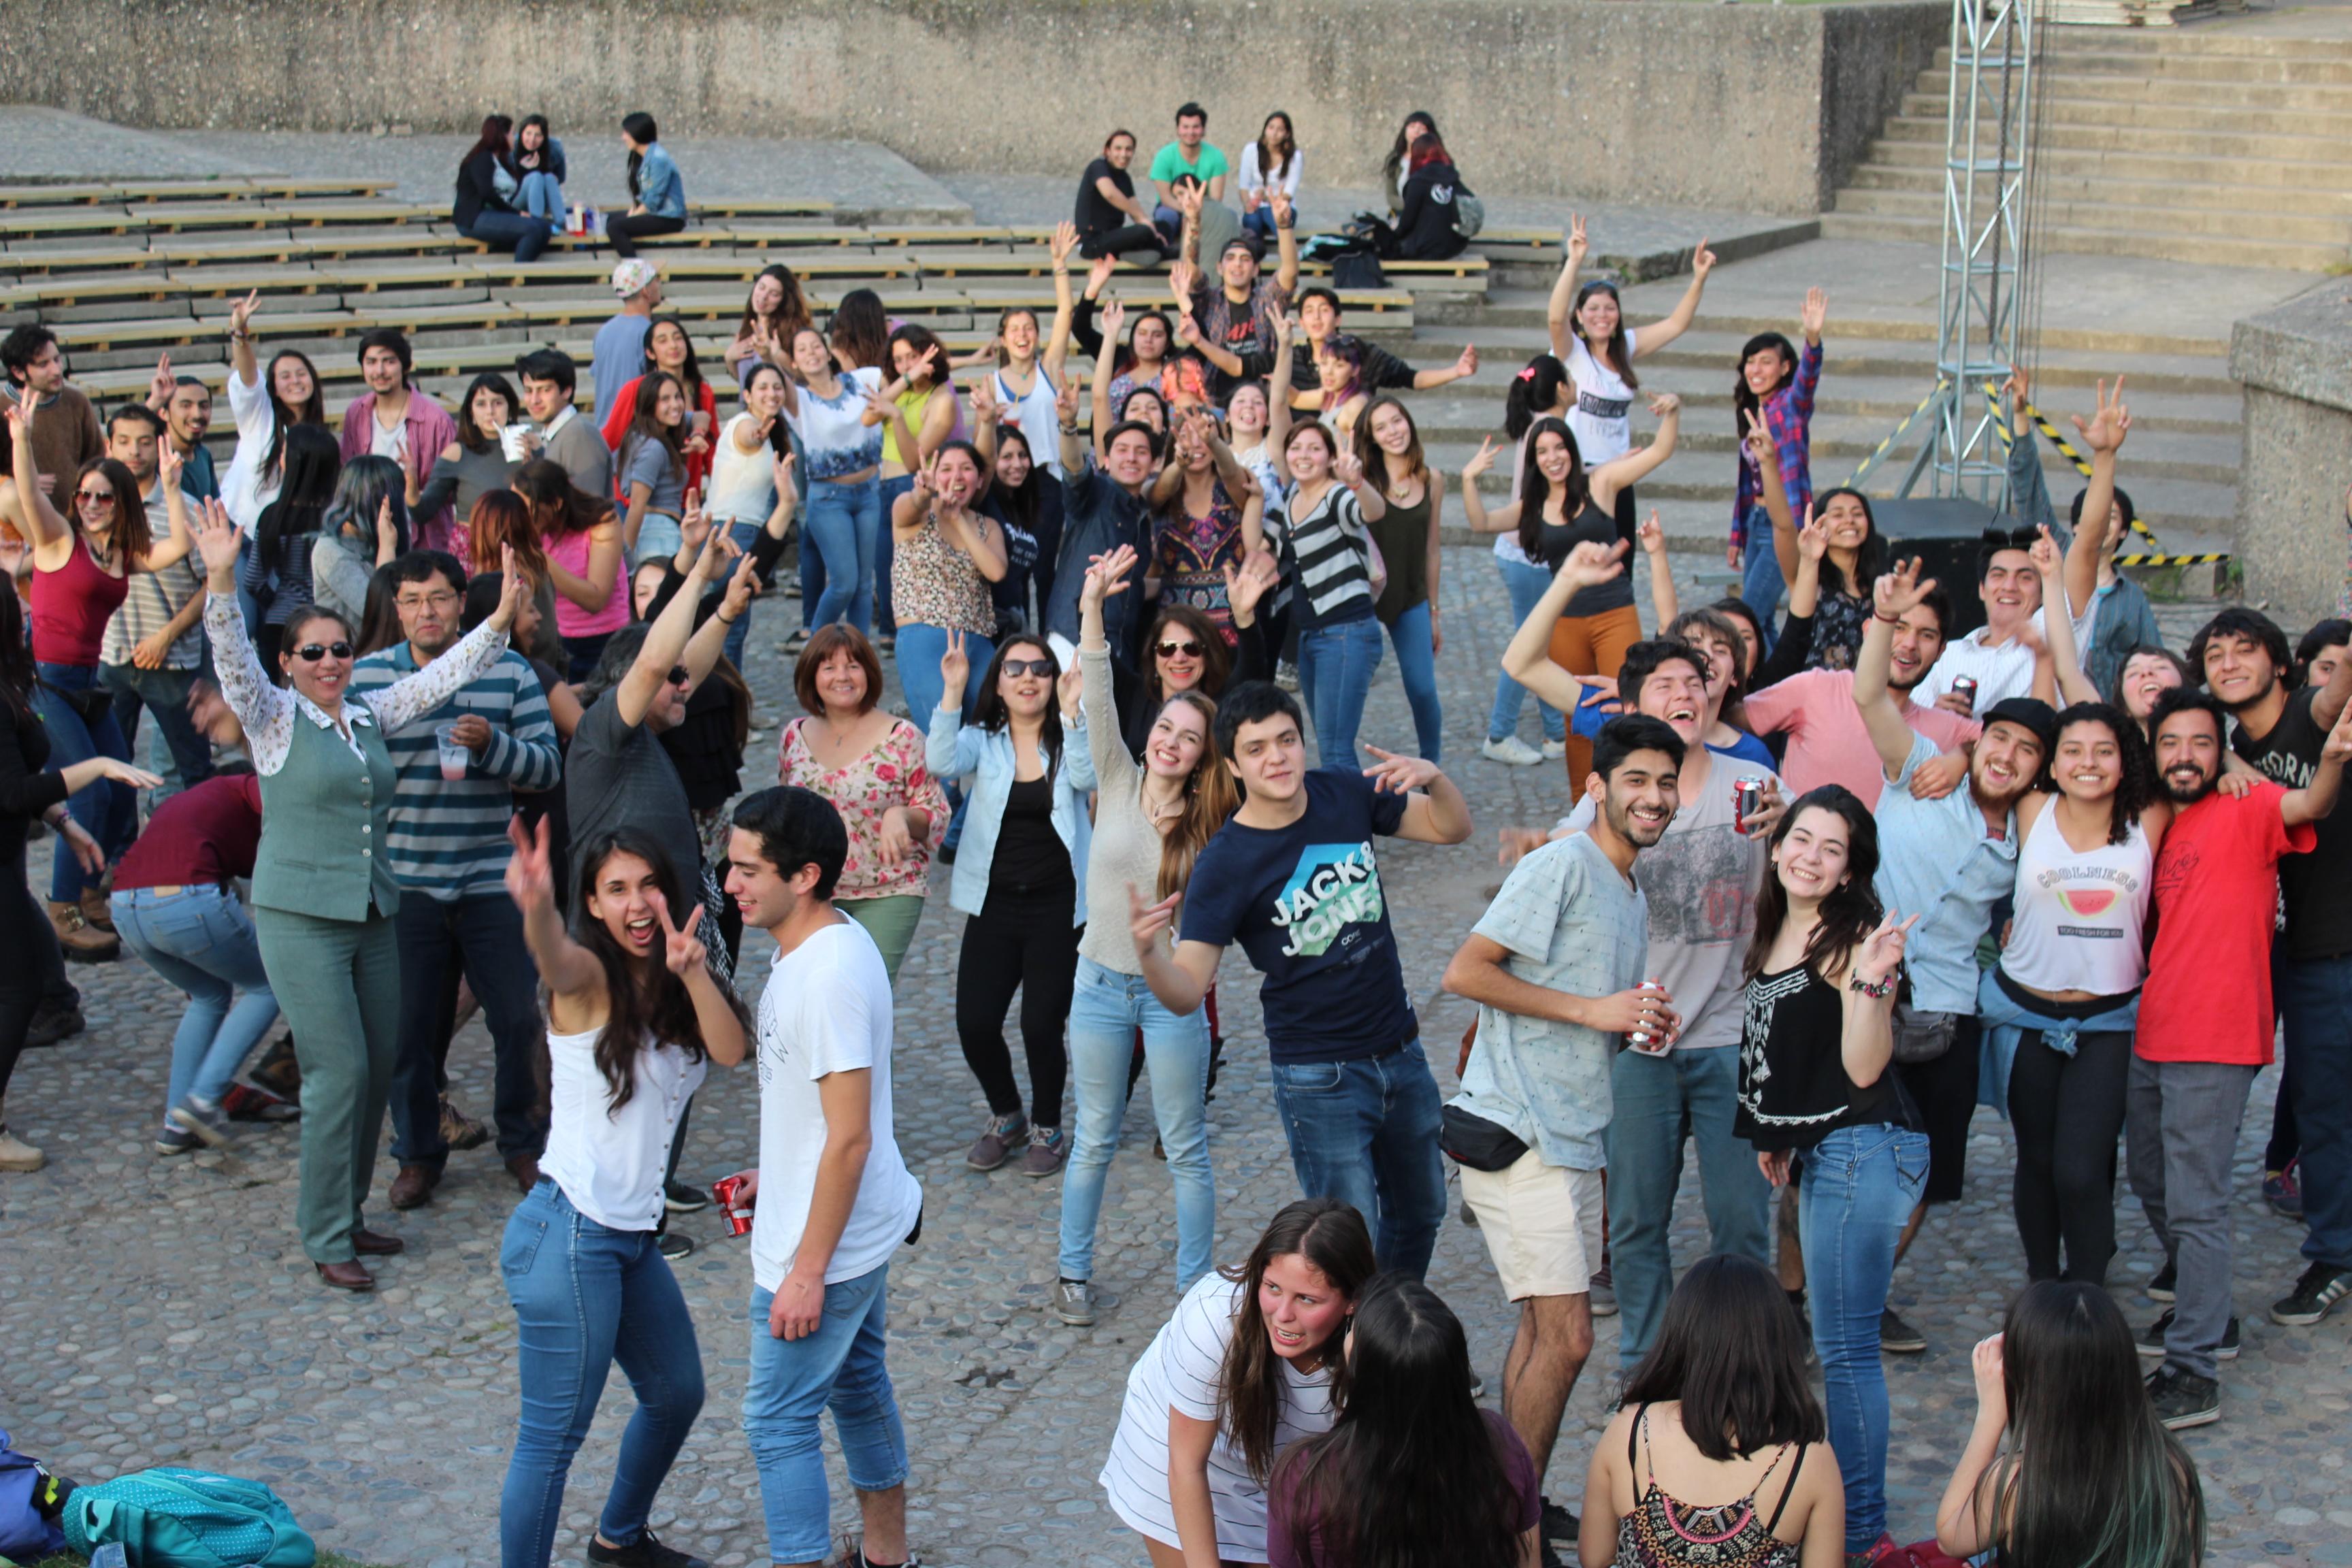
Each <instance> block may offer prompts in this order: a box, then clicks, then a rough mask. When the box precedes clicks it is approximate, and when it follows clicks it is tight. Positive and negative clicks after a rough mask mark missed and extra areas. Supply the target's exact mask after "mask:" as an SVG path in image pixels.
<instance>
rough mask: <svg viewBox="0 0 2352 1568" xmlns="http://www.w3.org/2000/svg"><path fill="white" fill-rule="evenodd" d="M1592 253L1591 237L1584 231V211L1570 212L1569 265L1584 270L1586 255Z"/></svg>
mask: <svg viewBox="0 0 2352 1568" xmlns="http://www.w3.org/2000/svg"><path fill="white" fill-rule="evenodd" d="M1591 254H1592V241H1591V239H1590V238H1588V237H1586V235H1585V232H1584V215H1583V214H1582V213H1570V214H1569V215H1568V263H1569V265H1570V266H1571V267H1573V268H1577V269H1578V270H1579V271H1581V270H1583V268H1584V258H1586V257H1588V256H1590V255H1591Z"/></svg>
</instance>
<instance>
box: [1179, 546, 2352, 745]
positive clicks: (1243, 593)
mask: <svg viewBox="0 0 2352 1568" xmlns="http://www.w3.org/2000/svg"><path fill="white" fill-rule="evenodd" d="M1281 578H1282V568H1281V567H1280V566H1279V565H1278V564H1276V562H1275V559H1274V552H1272V551H1270V550H1268V549H1266V548H1265V546H1263V545H1261V546H1259V547H1258V548H1257V549H1255V550H1253V551H1251V552H1249V553H1248V554H1247V555H1245V556H1244V557H1243V558H1242V563H1241V569H1240V570H1239V571H1235V570H1234V566H1233V563H1231V562H1228V563H1226V564H1225V602H1226V603H1227V604H1228V605H1232V606H1233V611H1234V619H1235V620H1236V621H1239V622H1242V623H1243V624H1244V625H1246V624H1247V623H1248V622H1249V621H1251V620H1254V619H1255V618H1256V616H1257V607H1258V605H1259V604H1260V603H1261V602H1263V601H1264V599H1265V596H1266V595H1268V594H1271V593H1273V592H1274V588H1275V584H1276V583H1277V582H1279V581H1281ZM2347 708H2352V704H2347Z"/></svg>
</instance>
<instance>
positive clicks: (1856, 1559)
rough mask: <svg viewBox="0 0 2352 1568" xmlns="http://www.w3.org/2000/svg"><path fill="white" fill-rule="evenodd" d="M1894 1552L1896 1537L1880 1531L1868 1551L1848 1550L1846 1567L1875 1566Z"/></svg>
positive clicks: (1863, 1567) (1868, 1567) (1872, 1567)
mask: <svg viewBox="0 0 2352 1568" xmlns="http://www.w3.org/2000/svg"><path fill="white" fill-rule="evenodd" d="M1894 1554H1895V1537H1894V1536H1892V1535H1890V1534H1888V1533H1887V1532H1886V1531H1879V1533H1878V1539H1877V1540H1875V1541H1874V1542H1871V1543H1870V1549H1869V1550H1868V1551H1866V1552H1847V1553H1846V1554H1845V1565H1846V1568H1874V1564H1876V1563H1881V1562H1884V1561H1885V1560H1886V1559H1888V1558H1890V1557H1892V1556H1893V1555H1894Z"/></svg>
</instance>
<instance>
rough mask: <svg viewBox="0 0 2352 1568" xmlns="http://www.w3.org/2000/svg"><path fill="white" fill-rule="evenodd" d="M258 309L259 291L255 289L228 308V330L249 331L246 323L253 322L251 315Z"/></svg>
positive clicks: (259, 301)
mask: <svg viewBox="0 0 2352 1568" xmlns="http://www.w3.org/2000/svg"><path fill="white" fill-rule="evenodd" d="M260 309H261V290H260V289H254V290H253V291H252V292H251V293H249V294H247V296H246V297H245V298H244V299H242V300H238V301H237V302H236V303H235V304H234V305H231V306H230V307H229V308H228V330H229V331H232V332H242V331H248V330H250V329H249V327H248V323H249V322H251V321H252V320H253V313H254V312H255V311H256V310H260Z"/></svg>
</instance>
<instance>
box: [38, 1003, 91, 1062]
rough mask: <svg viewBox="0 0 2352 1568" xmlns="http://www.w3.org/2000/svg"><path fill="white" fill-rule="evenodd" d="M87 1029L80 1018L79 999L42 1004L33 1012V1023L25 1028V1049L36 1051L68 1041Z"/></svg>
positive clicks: (83, 1018)
mask: <svg viewBox="0 0 2352 1568" xmlns="http://www.w3.org/2000/svg"><path fill="white" fill-rule="evenodd" d="M87 1028H89V1019H87V1018H85V1017H83V1016H82V1013H81V1003H80V1001H79V999H77V1000H74V1001H71V1002H47V1001H45V1002H43V1003H42V1004H41V1005H39V1006H38V1007H37V1008H35V1009H34V1010H33V1021H32V1022H31V1023H30V1024H27V1025H26V1026H25V1048H26V1050H28V1051H37V1050H40V1049H42V1048H43V1047H48V1046H54V1045H56V1044H58V1042H59V1041H61V1040H69V1039H71V1038H73V1037H75V1036H76V1035H79V1034H80V1033H81V1032H82V1031H83V1030H84V1029H87Z"/></svg>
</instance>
